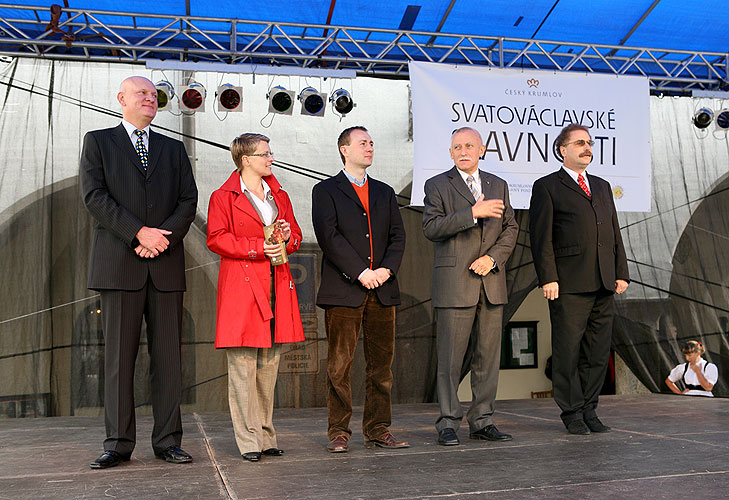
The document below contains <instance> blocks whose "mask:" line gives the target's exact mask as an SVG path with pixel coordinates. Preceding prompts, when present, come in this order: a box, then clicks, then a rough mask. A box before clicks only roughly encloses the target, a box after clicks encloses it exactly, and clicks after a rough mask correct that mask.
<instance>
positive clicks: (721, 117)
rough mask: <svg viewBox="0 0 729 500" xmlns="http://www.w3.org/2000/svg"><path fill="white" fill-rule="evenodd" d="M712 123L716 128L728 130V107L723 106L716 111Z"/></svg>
mask: <svg viewBox="0 0 729 500" xmlns="http://www.w3.org/2000/svg"><path fill="white" fill-rule="evenodd" d="M714 123H715V124H716V128H717V130H729V109H726V108H724V109H722V110H719V111H717V113H716V120H715V121H714Z"/></svg>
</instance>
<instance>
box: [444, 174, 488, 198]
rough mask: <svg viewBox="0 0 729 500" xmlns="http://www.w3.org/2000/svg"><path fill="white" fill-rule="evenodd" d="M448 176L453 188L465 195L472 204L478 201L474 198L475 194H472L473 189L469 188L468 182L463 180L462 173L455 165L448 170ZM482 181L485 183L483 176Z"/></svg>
mask: <svg viewBox="0 0 729 500" xmlns="http://www.w3.org/2000/svg"><path fill="white" fill-rule="evenodd" d="M448 178H449V180H450V183H451V186H453V189H455V190H456V191H457V192H458V193H459V194H460V195H461V196H463V197H464V198H465V199H466V200H467V201H468V202H469V203H470V204H471V205H473V204H475V203H476V200H474V199H473V195H472V194H471V190H470V189H468V186H466V183H465V182H463V177H461V174H459V173H458V168H457V167H453V168H452V169H450V170H449V171H448ZM481 182H482V183H483V177H482V178H481Z"/></svg>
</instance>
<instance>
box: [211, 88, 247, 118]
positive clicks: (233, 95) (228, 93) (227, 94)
mask: <svg viewBox="0 0 729 500" xmlns="http://www.w3.org/2000/svg"><path fill="white" fill-rule="evenodd" d="M215 96H216V98H217V99H216V100H217V101H218V111H228V112H232V113H240V112H241V111H243V88H242V87H234V86H233V85H231V84H230V83H226V84H223V85H221V86H220V87H218V91H217V92H216V93H215Z"/></svg>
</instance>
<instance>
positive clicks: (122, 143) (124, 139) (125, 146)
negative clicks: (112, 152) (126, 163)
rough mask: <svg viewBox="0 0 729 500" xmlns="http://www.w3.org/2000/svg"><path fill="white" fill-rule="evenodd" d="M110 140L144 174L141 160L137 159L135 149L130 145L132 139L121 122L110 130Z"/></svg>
mask: <svg viewBox="0 0 729 500" xmlns="http://www.w3.org/2000/svg"><path fill="white" fill-rule="evenodd" d="M111 140H112V141H114V143H115V144H116V145H117V147H118V148H119V149H120V150H121V151H122V152H123V153H124V154H125V155H126V156H127V158H128V159H129V160H130V161H132V163H134V165H135V166H136V167H137V169H138V170H139V171H140V172H141V173H142V174H143V175H144V167H143V166H142V161H141V160H140V159H139V155H138V154H137V151H136V150H135V149H134V146H132V140H131V139H130V138H129V136H128V135H127V130H126V129H125V128H124V125H122V124H121V123H120V124H119V126H117V127H116V128H115V129H114V130H112V132H111Z"/></svg>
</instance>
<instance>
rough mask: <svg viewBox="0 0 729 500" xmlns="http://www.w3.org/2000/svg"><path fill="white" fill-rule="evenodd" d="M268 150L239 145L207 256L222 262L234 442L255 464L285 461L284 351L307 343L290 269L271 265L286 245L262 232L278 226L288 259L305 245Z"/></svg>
mask: <svg viewBox="0 0 729 500" xmlns="http://www.w3.org/2000/svg"><path fill="white" fill-rule="evenodd" d="M268 143H269V139H268V137H266V136H265V135H260V134H243V135H241V136H239V137H237V138H236V139H235V140H234V141H233V143H232V144H231V145H230V152H231V154H232V155H233V161H234V162H235V165H236V167H237V168H236V171H235V172H233V173H232V174H231V176H230V178H228V180H227V181H225V184H223V185H222V186H221V187H220V189H218V190H216V191H215V192H214V193H213V194H212V196H211V197H210V205H209V207H208V248H210V250H212V251H213V252H215V253H217V254H218V255H220V257H221V259H220V272H219V274H218V299H217V320H216V329H215V347H216V348H225V350H226V354H227V356H228V403H229V406H230V414H231V417H232V420H233V430H234V432H235V440H236V443H237V444H238V449H239V450H240V453H241V455H242V456H243V458H245V459H246V460H250V461H252V462H256V461H258V460H260V458H261V455H262V454H263V455H269V456H279V455H281V454H282V453H283V450H281V449H279V448H278V443H277V441H276V431H275V430H274V428H273V420H272V417H273V394H274V388H275V386H276V376H277V374H278V363H279V358H280V355H281V344H284V343H289V342H300V341H303V340H304V329H303V327H302V326H301V316H300V315H299V302H298V300H297V298H296V289H295V287H294V281H293V278H292V277H291V270H290V269H289V264H288V262H286V263H284V264H281V265H276V266H274V265H272V263H271V259H276V258H280V257H281V256H282V245H280V244H268V243H266V242H265V241H264V235H263V227H264V226H267V225H270V224H272V223H273V222H275V221H279V222H280V223H281V230H282V233H283V239H284V241H285V242H286V252H287V253H288V254H291V253H293V252H295V251H297V250H298V249H299V246H300V245H301V229H300V228H299V225H298V224H297V223H296V219H295V218H294V211H293V209H292V207H291V200H289V197H288V195H287V194H286V192H285V191H284V190H283V189H281V185H280V184H279V183H278V181H277V180H276V178H275V177H274V176H273V174H272V173H271V164H272V163H273V153H271V149H270V147H269V144H268Z"/></svg>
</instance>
